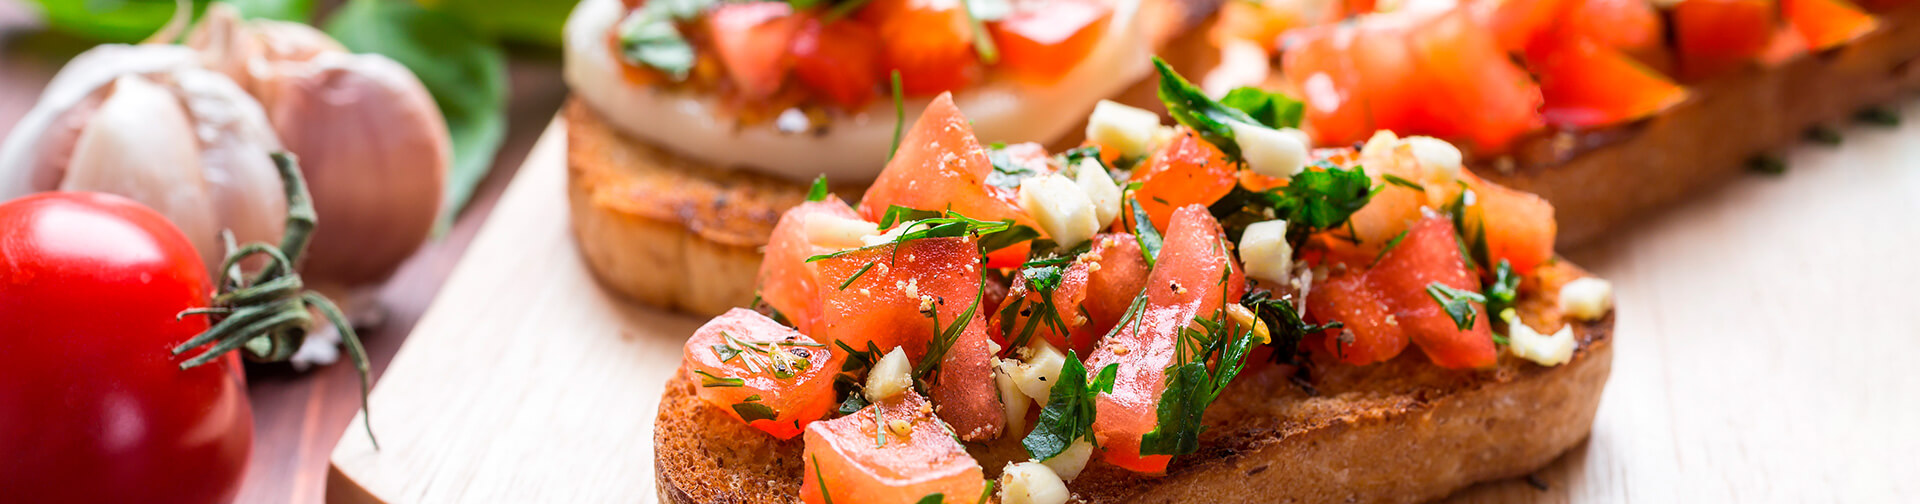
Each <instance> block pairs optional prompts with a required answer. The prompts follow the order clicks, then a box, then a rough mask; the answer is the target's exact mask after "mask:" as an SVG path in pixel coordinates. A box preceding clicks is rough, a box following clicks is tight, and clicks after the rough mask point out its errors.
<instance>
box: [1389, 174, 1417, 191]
mask: <svg viewBox="0 0 1920 504" xmlns="http://www.w3.org/2000/svg"><path fill="white" fill-rule="evenodd" d="M1380 178H1382V179H1385V180H1386V181H1387V183H1389V184H1393V185H1397V186H1400V187H1405V188H1408V189H1412V190H1415V191H1421V192H1426V190H1427V186H1423V185H1420V183H1419V182H1414V181H1411V180H1407V179H1404V178H1400V176H1399V175H1394V174H1391V173H1387V174H1382V175H1380Z"/></svg>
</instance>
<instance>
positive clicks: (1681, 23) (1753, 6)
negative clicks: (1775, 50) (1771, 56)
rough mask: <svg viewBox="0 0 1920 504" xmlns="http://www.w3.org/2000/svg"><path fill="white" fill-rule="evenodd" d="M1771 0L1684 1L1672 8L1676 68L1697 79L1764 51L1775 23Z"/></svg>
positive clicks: (1775, 15)
mask: <svg viewBox="0 0 1920 504" xmlns="http://www.w3.org/2000/svg"><path fill="white" fill-rule="evenodd" d="M1777 12H1778V10H1777V9H1776V6H1775V4H1774V2H1773V0H1687V1H1685V2H1680V4H1679V5H1675V6H1674V7H1673V11H1672V13H1671V19H1672V21H1671V23H1673V25H1672V27H1671V29H1672V30H1673V37H1674V44H1675V48H1676V51H1677V52H1678V53H1679V55H1678V56H1679V59H1680V69H1681V71H1682V74H1684V75H1685V76H1687V77H1688V78H1699V77H1704V76H1707V75H1711V74H1714V73H1718V72H1722V71H1725V70H1728V69H1731V68H1734V67H1736V66H1738V65H1739V64H1740V63H1743V62H1746V61H1748V60H1750V59H1752V58H1754V57H1755V56H1758V55H1760V53H1761V51H1764V50H1766V48H1767V44H1768V42H1769V41H1770V40H1772V38H1773V31H1774V26H1775V25H1776V23H1777V22H1778V17H1777Z"/></svg>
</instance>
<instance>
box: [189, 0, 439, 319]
mask: <svg viewBox="0 0 1920 504" xmlns="http://www.w3.org/2000/svg"><path fill="white" fill-rule="evenodd" d="M207 12H208V14H207V15H206V16H205V18H203V19H202V20H201V22H200V24H199V25H197V26H196V27H195V28H194V30H193V32H192V33H190V34H189V35H188V37H187V44H188V45H189V46H191V47H194V48H197V49H199V50H201V56H202V60H201V61H202V62H203V63H204V64H205V65H206V66H207V67H208V68H214V69H219V70H220V71H222V72H224V73H227V74H228V75H229V76H231V77H232V79H233V80H234V81H235V82H238V83H240V84H241V85H242V86H243V87H244V88H245V89H246V91H247V92H248V93H250V94H252V95H253V97H254V98H256V99H257V100H259V102H260V105H261V106H262V107H263V109H264V110H265V112H266V115H267V118H268V120H269V121H270V122H271V123H272V125H273V129H274V131H275V132H276V134H277V135H278V137H279V138H280V140H281V142H282V143H283V144H284V145H285V146H286V148H287V150H289V151H291V152H293V153H294V154H295V155H298V156H299V157H300V166H301V171H302V173H303V174H304V175H306V179H307V185H308V187H309V189H310V190H311V192H312V194H313V198H314V209H315V211H316V212H318V214H319V222H321V223H322V225H320V226H319V227H318V228H317V229H316V231H315V234H314V239H313V244H312V245H311V248H310V249H309V251H308V254H307V259H306V262H305V264H303V265H302V268H301V275H302V277H304V278H305V279H306V281H307V282H308V283H309V284H310V285H315V286H316V287H318V288H320V289H322V290H325V291H329V294H330V295H333V296H335V297H336V299H339V298H352V297H355V296H357V295H361V294H371V292H364V293H356V292H354V291H355V290H357V289H359V288H362V287H369V288H370V287H373V286H376V285H377V284H378V283H380V282H382V281H384V280H386V279H387V277H389V276H392V274H393V272H394V271H395V270H397V269H399V267H400V264H401V263H402V262H404V261H405V260H406V259H407V258H408V257H411V256H412V255H413V252H414V251H415V250H418V249H419V248H420V246H421V245H422V244H424V243H425V242H426V240H427V238H428V237H429V236H430V235H431V233H432V231H433V226H434V223H435V222H436V220H437V218H438V217H439V212H440V210H441V206H442V205H441V204H442V200H443V198H444V194H443V193H444V191H445V185H446V179H447V171H448V170H449V169H450V166H451V164H452V161H453V154H452V146H451V143H450V141H449V140H448V137H447V126H446V122H445V120H444V119H443V118H442V117H441V115H440V109H439V106H438V105H436V104H435V103H434V101H433V96H432V95H431V94H429V93H428V92H427V89H426V86H425V85H422V84H421V83H420V81H419V79H417V78H415V77H414V75H413V73H412V72H411V71H409V70H407V68H406V67H404V66H402V65H400V64H399V63H396V62H394V61H393V60H390V59H387V58H386V57H384V56H379V55H371V54H351V53H348V52H347V51H346V49H345V48H344V47H342V46H341V45H340V44H339V43H338V42H336V41H334V40H333V39H332V38H329V37H328V36H327V35H326V34H325V33H322V32H320V31H319V30H315V29H313V28H311V27H308V26H305V25H300V24H294V23H285V22H277V21H267V20H241V19H240V17H239V15H238V14H237V13H236V12H234V9H233V8H232V7H230V6H226V5H222V4H217V3H216V4H214V5H212V6H210V7H209V8H208V11H207ZM365 290H367V291H371V289H365ZM348 303H349V304H352V302H351V301H350V300H349V301H348Z"/></svg>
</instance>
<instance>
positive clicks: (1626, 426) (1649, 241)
mask: <svg viewBox="0 0 1920 504" xmlns="http://www.w3.org/2000/svg"><path fill="white" fill-rule="evenodd" d="M1905 109H1906V110H1905V115H1906V116H1907V117H1909V118H1914V119H1920V104H1916V103H1910V104H1908V106H1907V107H1905ZM1915 122H1920V121H1908V123H1907V125H1906V126H1904V127H1901V128H1898V129H1888V128H1871V127H1857V126H1856V127H1848V128H1845V129H1844V130H1843V131H1844V133H1845V144H1844V145H1842V146H1840V147H1837V148H1835V147H1822V146H1814V145H1805V146H1797V147H1795V148H1794V149H1793V150H1792V155H1791V156H1789V158H1788V162H1789V165H1790V166H1791V170H1790V171H1789V172H1788V173H1787V174H1785V175H1783V176H1765V175H1754V176H1751V177H1747V178H1745V179H1742V180H1739V181H1737V182H1735V183H1734V184H1732V185H1731V186H1728V187H1726V188H1724V189H1722V190H1718V191H1713V192H1710V193H1708V194H1702V195H1701V196H1700V197H1699V198H1698V199H1697V200H1695V201H1692V202H1689V203H1687V204H1684V205H1681V206H1680V207H1678V208H1674V209H1671V210H1670V211H1668V212H1665V213H1664V214H1663V215H1661V216H1659V217H1657V218H1654V219H1652V220H1649V221H1647V222H1645V223H1644V224H1643V225H1641V226H1639V227H1638V228H1637V229H1634V230H1631V231H1629V232H1626V233H1623V234H1622V235H1620V236H1618V237H1616V238H1615V239H1612V240H1610V241H1608V242H1606V243H1602V244H1599V245H1597V246H1594V247H1590V248H1588V249H1584V250H1577V251H1570V252H1569V253H1568V254H1567V255H1568V257H1570V258H1571V259H1573V260H1575V261H1576V262H1579V263H1580V264H1583V265H1585V266H1587V267H1588V268H1590V269H1592V270H1593V271H1595V272H1597V273H1598V274H1599V275H1601V276H1603V277H1606V278H1609V279H1612V280H1613V281H1614V284H1615V286H1616V289H1617V293H1618V298H1619V315H1618V318H1617V320H1618V331H1617V333H1616V335H1617V336H1616V337H1617V340H1616V341H1617V343H1616V344H1617V347H1616V354H1615V360H1614V367H1613V377H1612V380H1611V382H1610V383H1609V386H1608V388H1607V391H1606V393H1605V395H1604V398H1603V399H1602V404H1601V408H1600V413H1599V418H1598V419H1597V420H1596V421H1595V423H1594V426H1593V435H1592V438H1591V439H1590V440H1589V441H1588V442H1587V443H1585V444H1582V445H1581V446H1579V447H1577V448H1575V449H1574V450H1573V451H1572V452H1571V453H1569V454H1568V455H1567V456H1565V457H1562V458H1561V459H1560V460H1559V461H1557V462H1555V463H1554V464H1553V465H1552V466H1550V467H1548V468H1546V469H1544V470H1542V471H1541V472H1540V473H1539V474H1538V475H1537V479H1538V480H1539V482H1540V483H1542V484H1543V485H1541V486H1543V487H1544V489H1540V488H1536V487H1535V486H1533V485H1530V484H1528V483H1526V482H1523V481H1518V480H1516V481H1507V482H1499V483H1494V484H1487V485H1481V486H1479V487H1475V488H1473V489H1470V490H1468V491H1467V492H1465V493H1464V494H1463V495H1461V496H1458V500H1475V501H1519V502H1534V501H1581V502H1594V501H1604V502H1614V501H1625V500H1651V501H1660V502H1671V501H1682V502H1686V501H1703V500H1704V501H1754V500H1768V501H1774V500H1777V501H1806V500H1841V501H1870V502H1885V501H1898V500H1914V499H1917V498H1920V465H1916V464H1915V462H1916V460H1920V455H1916V454H1920V428H1916V427H1920V372H1917V371H1916V370H1915V369H1914V368H1913V365H1914V364H1915V363H1916V362H1920V306H1917V305H1920V261H1917V260H1915V258H1914V255H1915V250H1916V245H1920V125H1916V124H1914V123H1915ZM564 130H565V128H564V127H562V126H561V125H560V124H558V123H556V124H555V126H554V127H552V128H551V129H549V131H548V132H547V134H546V136H545V137H543V138H542V140H541V141H540V143H539V144H538V145H537V146H536V147H535V148H534V150H533V153H532V154H531V155H530V156H529V157H528V161H527V164H526V166H525V167H523V168H522V169H521V170H520V173H519V175H518V177H517V179H516V180H515V181H514V182H513V185H512V186H511V187H510V188H509V189H508V190H507V193H506V195H505V196H504V197H503V199H502V201H501V203H500V206H499V208H498V210H496V211H495V213H494V216H493V217H492V220H491V222H488V223H487V224H486V227H485V228H484V229H483V230H482V231H481V232H480V235H479V237H478V238H477V239H476V240H475V242H474V244H473V246H472V248H471V249H470V252H469V253H468V254H467V256H466V257H465V258H464V259H463V260H462V261H461V263H460V265H459V267H458V268H457V269H456V270H455V271H454V273H453V276H452V278H451V280H449V281H448V283H447V285H446V288H445V289H444V290H443V291H442V294H441V296H440V299H438V300H437V301H435V303H434V305H433V307H432V308H431V309H429V310H428V312H427V314H426V315H425V317H424V318H423V319H422V320H421V321H420V324H419V326H418V327H417V328H416V329H415V331H414V333H413V334H412V335H411V336H410V337H409V338H408V340H407V342H406V344H405V346H404V347H403V348H401V350H400V352H399V354H398V355H397V356H396V357H395V358H394V360H393V363H392V365H391V366H390V367H388V368H387V372H386V375H385V376H384V377H382V378H381V380H380V383H379V384H378V386H377V387H376V388H375V389H374V392H373V398H372V406H371V407H372V412H373V428H374V431H375V432H376V433H377V434H378V435H379V439H380V449H379V450H375V449H374V448H373V446H372V444H371V443H370V441H369V439H368V437H367V436H366V434H365V433H364V432H362V431H361V430H360V423H359V422H360V420H359V419H356V420H355V421H354V422H355V423H354V424H353V427H351V428H349V430H348V431H347V432H346V433H345V435H344V436H342V438H341V441H340V444H339V445H338V446H336V447H335V448H334V451H333V457H332V462H333V464H332V472H331V474H330V478H329V482H328V483H329V484H328V492H327V498H328V500H329V501H331V502H643V503H644V502H654V501H655V499H656V496H655V491H654V475H653V448H652V437H653V434H652V425H653V419H654V415H655V406H656V403H657V400H658V397H659V393H660V389H661V384H662V383H663V382H664V380H665V379H666V378H667V377H668V376H669V375H670V374H671V373H672V372H673V371H674V369H675V368H676V367H677V366H678V363H679V359H680V357H679V356H680V348H681V343H682V342H683V341H684V339H685V337H686V335H687V334H690V333H691V332H692V330H693V329H694V328H695V327H697V326H698V325H699V324H700V322H701V321H700V320H695V319H691V318H687V317H683V316H676V315H672V314H668V313H664V312H659V311H655V310H650V309H647V308H642V307H638V306H632V305H628V304H624V303H622V302H620V301H618V300H615V299H612V298H611V297H610V296H609V295H608V294H607V293H606V292H605V291H603V290H602V289H601V288H600V287H599V286H598V285H596V284H595V283H594V280H593V279H592V278H591V277H590V276H589V275H588V274H587V272H586V270H585V269H584V268H583V266H582V264H581V262H580V258H579V255H578V252H577V250H576V249H575V246H574V243H573V240H572V238H571V236H570V231H569V227H568V221H567V219H568V215H567V205H566V191H565V178H566V176H565V172H566V166H565V162H566V156H565V154H566V153H565V149H566V147H565V144H566V142H565V138H564V136H565V133H564Z"/></svg>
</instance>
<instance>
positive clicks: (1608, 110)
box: [1527, 37, 1687, 129]
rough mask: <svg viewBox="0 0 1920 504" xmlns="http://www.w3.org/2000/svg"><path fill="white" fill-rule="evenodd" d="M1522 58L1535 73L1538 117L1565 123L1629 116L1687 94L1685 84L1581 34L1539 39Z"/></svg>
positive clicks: (1589, 124) (1592, 123) (1591, 123)
mask: <svg viewBox="0 0 1920 504" xmlns="http://www.w3.org/2000/svg"><path fill="white" fill-rule="evenodd" d="M1527 62H1528V64H1529V65H1530V66H1531V67H1532V68H1533V70H1534V72H1535V73H1537V74H1539V75H1540V93H1541V95H1542V97H1543V98H1544V99H1545V105H1544V106H1542V110H1541V115H1542V117H1543V118H1545V119H1546V121H1547V122H1548V123H1553V124H1557V125H1561V126H1565V127H1570V128H1575V129H1578V128H1593V127H1600V126H1606V125H1611V124H1619V123H1623V122H1628V121H1633V120H1636V119H1640V118H1643V117H1648V116H1651V115H1654V114H1656V113H1659V112H1660V111H1663V110H1666V109H1668V108H1670V107H1673V106H1674V105H1678V104H1680V102H1682V101H1685V100H1686V98H1687V91H1686V89H1685V88H1682V87H1680V85H1678V84H1675V83H1674V82H1673V81H1671V80H1668V79H1667V78H1666V77H1665V76H1662V75H1660V74H1659V73H1658V72H1655V71H1653V69H1650V68H1647V67H1646V66H1644V65H1641V64H1640V63H1639V62H1638V61H1635V60H1634V59H1633V58H1631V57H1629V56H1627V54H1626V53H1623V52H1620V51H1619V50H1617V49H1613V48H1610V47H1607V46H1605V45H1603V44H1601V43H1598V42H1594V41H1592V40H1588V39H1585V38H1578V37H1569V38H1554V39H1543V40H1541V41H1540V42H1538V43H1536V44H1534V46H1533V50H1531V51H1528V58H1527Z"/></svg>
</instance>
